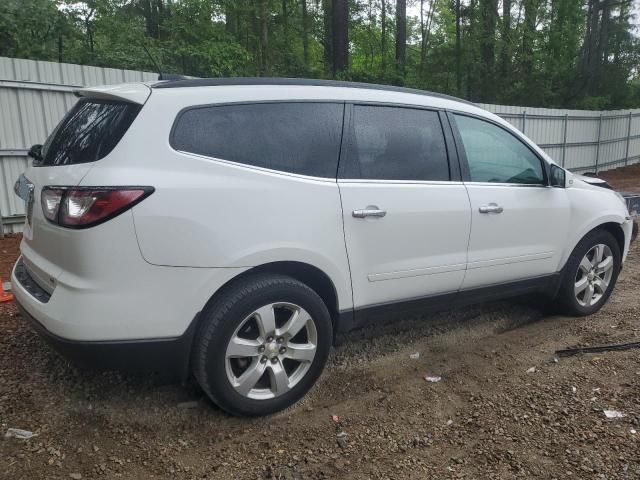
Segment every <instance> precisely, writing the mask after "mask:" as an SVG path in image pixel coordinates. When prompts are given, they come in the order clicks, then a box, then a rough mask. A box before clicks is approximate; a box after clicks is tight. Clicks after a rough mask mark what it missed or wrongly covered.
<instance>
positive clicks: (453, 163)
mask: <svg viewBox="0 0 640 480" xmlns="http://www.w3.org/2000/svg"><path fill="white" fill-rule="evenodd" d="M344 103H345V116H344V123H343V133H342V144H341V147H340V161H339V163H338V175H337V179H338V181H339V182H340V183H379V184H394V185H410V184H416V185H458V184H461V183H462V177H461V174H460V171H459V166H458V160H457V155H456V154H454V152H453V148H454V147H455V143H454V141H453V136H452V133H451V131H449V132H448V131H447V127H446V124H445V122H444V115H445V110H444V109H442V108H437V107H431V106H427V105H413V104H407V103H394V102H377V101H366V100H364V101H361V100H346V101H345V102H344ZM357 106H365V107H391V108H403V109H412V110H426V111H428V112H434V113H436V114H437V116H438V121H439V123H440V128H441V130H442V135H443V138H444V145H445V155H446V160H447V167H448V170H449V180H418V179H406V180H398V179H382V178H361V177H360V178H352V177H350V176H349V177H348V176H346V175H345V174H344V171H345V169H346V168H347V165H349V163H350V162H351V161H353V160H351V159H349V158H348V154H347V152H348V151H349V148H348V147H349V146H350V145H351V142H352V141H353V121H354V109H355V107H357Z"/></svg>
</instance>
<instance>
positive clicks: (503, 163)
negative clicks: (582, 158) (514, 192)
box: [455, 115, 544, 185]
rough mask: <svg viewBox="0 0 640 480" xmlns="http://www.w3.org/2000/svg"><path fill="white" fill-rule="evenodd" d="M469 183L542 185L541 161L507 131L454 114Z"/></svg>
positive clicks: (478, 120)
mask: <svg viewBox="0 0 640 480" xmlns="http://www.w3.org/2000/svg"><path fill="white" fill-rule="evenodd" d="M455 119H456V124H457V126H458V130H459V132H460V137H462V144H463V146H464V151H465V153H466V156H467V162H468V164H469V176H470V180H471V181H472V182H489V183H517V184H527V185H531V184H543V183H544V173H543V169H542V162H541V161H540V159H539V158H538V157H537V156H536V155H535V154H534V153H533V152H532V151H531V149H529V147H527V146H526V145H525V144H524V143H523V142H522V141H521V140H519V139H518V138H516V137H515V136H514V135H512V134H511V133H509V132H507V131H506V130H504V129H502V128H500V127H498V126H496V125H493V124H492V123H489V122H485V121H484V120H480V119H477V118H473V117H467V116H465V115H455Z"/></svg>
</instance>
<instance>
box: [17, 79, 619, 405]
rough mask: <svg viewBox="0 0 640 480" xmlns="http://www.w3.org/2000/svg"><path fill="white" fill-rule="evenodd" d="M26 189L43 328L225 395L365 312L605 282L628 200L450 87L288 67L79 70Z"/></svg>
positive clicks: (290, 366) (583, 295)
mask: <svg viewBox="0 0 640 480" xmlns="http://www.w3.org/2000/svg"><path fill="white" fill-rule="evenodd" d="M77 93H78V95H79V96H80V100H79V101H78V103H77V104H76V105H75V106H74V107H73V108H72V110H71V111H70V112H69V113H68V114H67V115H66V117H65V118H64V119H63V120H62V121H61V123H60V124H59V125H58V127H57V128H56V129H55V131H54V132H53V133H52V134H51V136H50V137H49V139H48V140H47V141H46V143H45V144H44V146H39V145H36V146H34V147H33V148H32V150H31V153H30V154H31V156H33V157H34V162H33V165H32V166H30V167H29V168H28V170H27V172H26V173H25V175H24V176H23V177H21V179H20V180H19V182H18V183H17V184H16V192H17V193H18V194H19V195H20V196H21V197H22V198H24V199H25V201H26V203H27V210H28V215H27V222H26V225H25V230H24V238H23V241H22V245H21V251H22V256H21V258H20V259H19V260H18V263H17V264H16V266H15V269H14V271H13V275H12V280H13V288H14V294H15V298H16V300H17V302H18V303H19V304H20V305H21V306H22V308H23V311H24V313H25V316H28V317H30V318H31V319H32V320H33V324H34V326H35V328H36V329H37V330H38V331H40V332H41V333H42V334H43V335H44V336H45V337H46V338H47V339H49V341H50V342H51V343H52V344H53V345H54V346H55V347H57V348H58V349H59V350H60V351H62V352H63V353H66V354H67V355H68V356H70V357H72V358H79V359H82V360H83V361H85V362H91V363H93V364H95V365H97V366H99V367H106V368H113V367H115V368H123V367H124V368H132V367H137V368H146V369H149V368H152V369H159V370H163V371H175V372H177V373H179V374H180V375H181V376H183V377H184V376H187V375H188V374H189V372H190V371H192V372H193V373H194V374H195V377H196V378H197V380H198V382H199V383H200V385H201V386H202V388H203V389H204V391H205V392H206V393H207V394H208V395H209V396H210V397H211V399H212V400H213V401H214V402H215V403H217V404H218V405H219V406H220V407H222V408H223V409H225V410H227V411H229V412H231V413H233V414H248V415H260V414H266V413H270V412H275V411H277V410H280V409H282V408H285V407H287V406H289V405H291V404H292V403H294V402H296V401H297V400H298V399H300V398H301V397H302V396H303V395H304V394H305V393H306V392H307V391H308V390H309V388H310V387H311V386H312V385H313V383H314V382H315V381H316V379H317V378H318V376H319V375H320V373H321V371H322V369H323V367H324V365H325V363H326V360H327V356H328V355H329V350H330V347H331V345H332V341H333V338H334V335H335V334H336V332H338V331H344V330H348V329H351V328H354V327H356V326H360V325H362V324H363V323H364V322H366V321H368V320H370V319H371V318H372V317H376V316H377V317H388V316H389V315H390V314H391V313H398V312H405V311H406V310H407V309H408V308H411V309H414V308H418V309H424V308H426V307H433V306H443V305H444V306H446V305H451V304H460V303H463V302H465V303H466V302H474V301H484V300H489V299H497V298H502V297H507V296H511V295H515V294H521V293H530V292H540V293H541V294H545V295H547V296H549V297H552V298H555V299H556V300H557V302H558V303H559V304H561V305H563V307H564V308H565V311H566V312H568V313H570V314H574V315H588V314H591V313H593V312H595V311H597V310H598V309H599V308H600V307H602V305H603V304H604V303H605V302H606V301H607V298H608V297H609V295H610V294H611V291H612V289H613V287H614V285H615V282H616V278H617V276H618V273H619V271H620V268H621V266H622V263H623V261H624V259H625V256H626V255H627V252H628V249H629V243H630V239H631V232H632V219H631V218H630V217H629V213H628V211H627V208H626V207H625V204H624V202H623V201H621V199H620V198H619V196H618V195H617V194H616V193H614V192H613V191H611V190H609V189H606V188H602V187H599V186H594V185H591V184H589V183H587V181H586V179H582V178H580V177H578V176H576V175H573V174H571V173H569V172H567V171H565V170H563V169H562V168H560V167H558V166H557V165H555V164H554V163H553V161H552V160H551V159H550V158H549V157H548V156H547V155H546V154H545V153H544V152H543V151H542V150H541V149H540V148H539V147H537V146H536V145H535V144H534V143H532V142H531V141H530V140H528V139H527V138H526V137H524V136H523V135H522V134H521V133H519V132H518V131H517V130H515V129H514V128H513V127H511V126H510V125H509V124H508V123H506V122H505V121H503V120H501V119H500V118H498V117H497V116H495V115H493V114H490V113H487V112H486V111H484V110H482V109H480V108H478V107H476V106H474V105H473V104H471V103H467V102H464V101H461V100H457V99H455V98H451V97H447V96H444V95H438V94H432V93H427V92H422V91H415V90H408V89H401V88H394V87H384V86H376V85H363V84H352V83H345V82H328V81H317V80H293V79H192V80H171V81H160V82H154V83H149V84H127V85H120V86H115V87H114V86H110V87H97V88H87V89H82V90H79V91H78V92H77Z"/></svg>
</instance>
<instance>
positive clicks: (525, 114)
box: [522, 110, 527, 135]
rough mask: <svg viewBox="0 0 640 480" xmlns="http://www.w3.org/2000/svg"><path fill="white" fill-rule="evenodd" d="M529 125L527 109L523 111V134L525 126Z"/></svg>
mask: <svg viewBox="0 0 640 480" xmlns="http://www.w3.org/2000/svg"><path fill="white" fill-rule="evenodd" d="M526 125H527V111H526V110H523V111H522V134H523V135H524V134H525V128H526Z"/></svg>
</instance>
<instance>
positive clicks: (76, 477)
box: [69, 473, 82, 480]
mask: <svg viewBox="0 0 640 480" xmlns="http://www.w3.org/2000/svg"><path fill="white" fill-rule="evenodd" d="M69 477H71V478H73V480H81V479H82V474H81V473H70V474H69Z"/></svg>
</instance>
